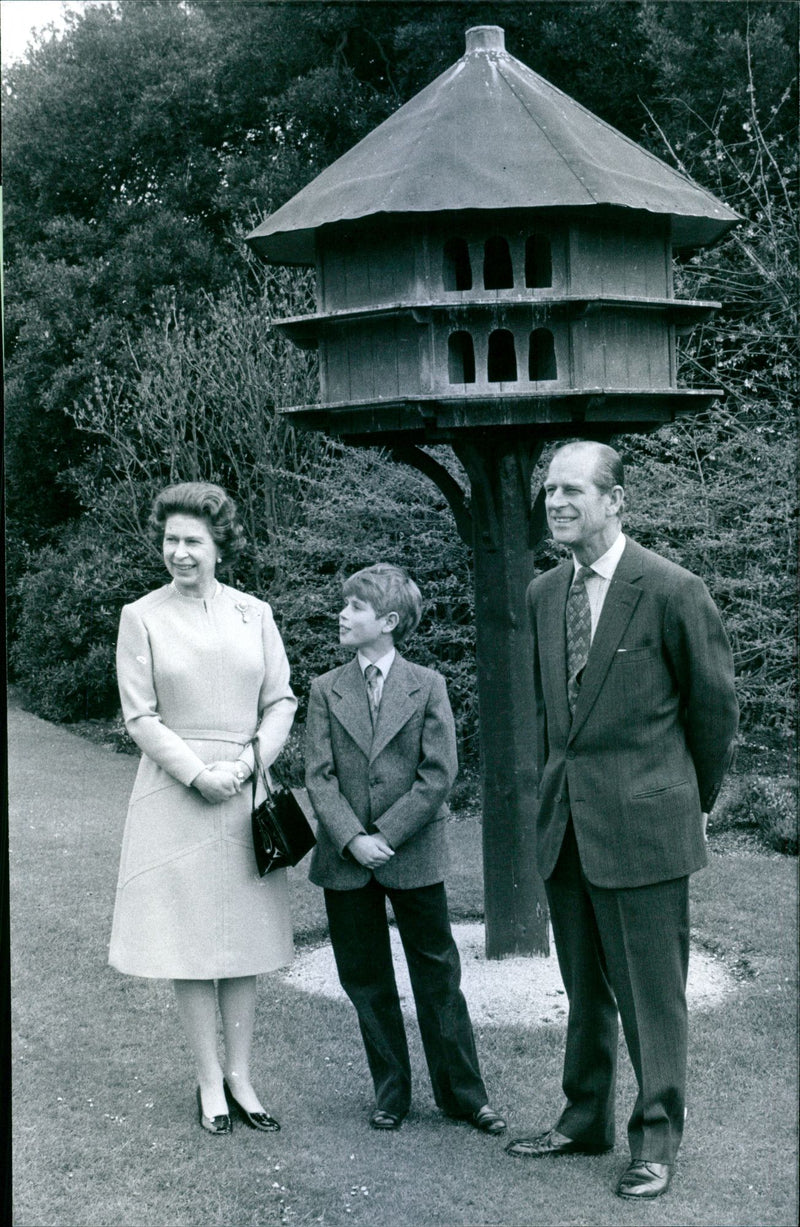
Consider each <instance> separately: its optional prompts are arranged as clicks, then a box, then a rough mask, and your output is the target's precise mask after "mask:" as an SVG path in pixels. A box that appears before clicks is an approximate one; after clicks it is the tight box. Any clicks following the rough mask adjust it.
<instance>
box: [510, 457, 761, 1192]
mask: <svg viewBox="0 0 800 1227" xmlns="http://www.w3.org/2000/svg"><path fill="white" fill-rule="evenodd" d="M623 480H624V478H623V468H622V461H621V459H620V457H619V455H618V454H617V452H615V451H614V450H613V449H612V448H610V447H606V446H605V445H604V444H600V443H588V442H575V443H569V444H567V445H566V446H565V447H562V448H560V449H559V450H558V451H557V452H556V453H555V454H554V456H553V459H552V462H551V464H550V468H549V470H548V474H547V479H546V482H545V494H546V506H547V518H548V523H549V526H550V530H551V532H552V535H553V537H554V539H555V540H556V541H558V542H559V543H561V544H562V545H565V546H567V547H569V549H570V550H571V552H572V557H571V558H570V559H569V560H568V561H567V562H564V563H562V564H561V565H560V566H558V567H556V568H555V569H553V570H551V571H548V572H546V573H545V574H543V575H540V576H538V577H537V578H536V579H535V580H534V581H533V583H532V584H531V585H530V588H529V590H528V607H529V613H530V620H531V627H532V631H533V640H534V689H535V697H536V707H537V715H538V730H539V732H538V750H537V753H538V769H539V809H538V814H537V861H538V868H539V872H540V873H541V875H542V877H543V878H544V880H545V884H546V889H547V897H548V900H549V904H550V911H551V916H552V922H553V932H554V935H555V942H556V951H557V954H558V961H559V966H560V968H561V974H562V976H563V979H564V985H565V987H566V990H567V996H568V998H569V1019H568V1024H567V1040H566V1052H565V1059H564V1076H563V1089H564V1094H565V1096H566V1105H565V1107H564V1109H563V1111H562V1113H561V1115H560V1117H559V1119H558V1121H557V1123H556V1125H555V1127H554V1128H551V1129H549V1130H547V1131H546V1132H545V1133H542V1134H539V1135H537V1136H534V1137H524V1138H518V1139H517V1140H516V1141H514V1142H511V1143H510V1144H509V1145H508V1147H507V1148H506V1149H507V1151H508V1153H509V1154H512V1155H515V1156H518V1157H540V1156H545V1155H550V1156H554V1155H567V1154H599V1153H602V1152H603V1151H606V1150H610V1149H611V1147H612V1146H613V1144H614V1085H615V1073H616V1054H617V1026H618V1021H617V1020H618V1013H619V1017H621V1019H622V1026H623V1030H624V1033H625V1040H626V1042H627V1046H628V1052H629V1054H630V1058H631V1062H632V1064H633V1068H634V1071H635V1074H636V1081H637V1084H638V1089H639V1093H638V1096H637V1099H636V1103H635V1105H634V1109H633V1113H632V1115H631V1118H630V1121H629V1123H628V1141H629V1144H630V1151H631V1160H632V1161H631V1163H630V1164H629V1166H628V1168H627V1169H626V1171H625V1172H624V1173H623V1175H622V1177H621V1179H620V1181H619V1183H618V1185H617V1189H616V1191H617V1193H618V1194H619V1195H620V1196H621V1197H625V1198H635V1199H640V1198H651V1197H657V1196H659V1194H661V1193H664V1192H665V1191H666V1189H667V1188H668V1186H669V1183H670V1178H671V1175H672V1170H673V1164H674V1160H675V1154H676V1152H677V1149H678V1146H679V1144H680V1141H681V1135H682V1132H683V1123H684V1116H685V1108H684V1101H685V1082H686V1052H687V1010H686V975H687V969H688V959H689V897H688V896H689V892H688V884H689V874H691V873H694V872H695V870H697V869H700V868H702V867H703V866H704V865H705V863H706V849H705V828H706V822H707V818H708V812H709V810H710V809H711V807H712V805H713V804H714V800H715V798H716V796H717V793H718V792H719V788H720V785H721V783H722V779H723V776H724V774H725V771H726V769H727V767H728V764H729V761H730V757H731V752H732V747H733V741H734V737H735V734H736V727H737V720H738V709H737V704H736V696H735V693H734V683H733V661H732V657H731V651H730V647H729V645H728V641H727V638H726V636H725V632H724V630H723V627H722V623H721V621H720V617H719V613H718V612H717V609H716V606H715V605H714V603H713V601H712V600H711V597H710V596H709V594H708V591H707V590H706V587H705V585H704V584H703V582H702V580H700V579H698V578H697V576H695V575H692V574H691V573H690V572H689V571H685V570H684V569H683V568H682V567H679V566H676V565H675V563H672V562H668V561H667V560H666V559H664V558H661V557H659V555H657V554H654V553H652V552H651V551H650V550H646V549H644V548H642V546H639V545H637V544H636V543H635V542H634V541H631V540H630V539H629V538H628V537H626V536H625V535H624V534H623V533H622V529H621V513H622V508H623V503H624V490H623Z"/></svg>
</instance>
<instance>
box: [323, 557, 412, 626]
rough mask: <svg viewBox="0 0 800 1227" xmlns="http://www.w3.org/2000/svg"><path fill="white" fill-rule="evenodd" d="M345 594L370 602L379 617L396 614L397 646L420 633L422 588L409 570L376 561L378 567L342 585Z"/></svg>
mask: <svg viewBox="0 0 800 1227" xmlns="http://www.w3.org/2000/svg"><path fill="white" fill-rule="evenodd" d="M342 595H343V596H345V597H348V596H357V597H358V598H359V599H360V600H362V601H367V602H368V603H369V604H370V605H371V606H372V608H373V609H374V610H375V613H376V614H377V615H378V617H379V618H382V617H383V615H384V614H388V613H396V614H397V626H396V627H395V629H394V631H393V632H392V634H393V638H394V641H395V643H400V642H401V641H402V640H403V639H405V638H406V636H407V635H410V634H411V632H412V631H413V630H416V628H417V626H418V625H419V620H420V618H421V617H422V595H421V593H420V590H419V588H418V587H417V585H416V584H415V583H414V581H413V579H412V578H411V576H410V575H409V574H408V572H407V571H404V570H403V568H402V567H395V566H393V565H392V564H391V563H389V562H376V563H375V564H374V566H371V567H364V568H363V569H362V570H361V571H356V573H355V575H351V576H350V578H349V579H346V580H345V581H344V583H343V584H342Z"/></svg>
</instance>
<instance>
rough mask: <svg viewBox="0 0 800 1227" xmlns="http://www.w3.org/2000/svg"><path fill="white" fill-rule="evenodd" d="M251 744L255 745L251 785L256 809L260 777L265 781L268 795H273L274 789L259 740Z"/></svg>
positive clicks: (253, 806)
mask: <svg viewBox="0 0 800 1227" xmlns="http://www.w3.org/2000/svg"><path fill="white" fill-rule="evenodd" d="M250 744H251V745H252V747H253V774H252V775H251V777H250V779H251V781H252V783H251V787H252V790H253V805H252V808H253V809H255V808H256V789H257V788H258V781H259V777H260V778H261V779H262V780H263V781H264V787H265V788H266V790H267V796H270V795H271V793H272V789H271V788H270V784H269V776H268V775H267V772H266V768H265V767H264V764H263V763H262V761H261V755H260V754H259V752H258V742H257V741H255V740H253V741H252V742H251V743H250Z"/></svg>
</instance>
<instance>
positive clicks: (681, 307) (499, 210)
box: [248, 26, 738, 957]
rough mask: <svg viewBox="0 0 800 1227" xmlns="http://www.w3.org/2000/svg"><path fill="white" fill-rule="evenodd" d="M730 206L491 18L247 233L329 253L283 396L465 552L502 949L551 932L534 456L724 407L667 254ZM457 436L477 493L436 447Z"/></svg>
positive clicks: (285, 253)
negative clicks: (358, 452) (425, 491)
mask: <svg viewBox="0 0 800 1227" xmlns="http://www.w3.org/2000/svg"><path fill="white" fill-rule="evenodd" d="M737 220H738V219H737V216H736V214H735V213H733V212H732V211H731V210H730V209H728V208H727V207H726V206H725V205H723V204H722V203H721V202H720V201H718V200H716V199H715V198H714V197H713V196H711V195H710V194H709V193H708V192H706V191H705V190H704V189H703V188H701V187H699V186H698V185H697V184H695V183H692V182H691V181H690V180H688V179H687V178H686V177H685V176H683V175H681V174H679V173H678V172H676V171H675V170H673V169H672V168H671V167H669V166H667V165H666V164H665V163H663V162H661V161H660V160H659V159H658V158H656V157H654V156H653V155H651V154H649V153H647V152H646V151H645V150H644V149H642V148H641V147H640V146H638V145H636V144H635V143H634V142H632V141H630V140H629V139H628V138H627V137H625V136H623V135H622V134H621V133H619V132H617V131H616V130H615V129H613V128H611V127H610V126H609V125H608V124H605V123H603V121H601V120H599V119H598V118H597V117H596V116H594V115H592V114H591V113H590V112H588V111H587V110H586V109H585V108H583V107H581V106H579V104H578V103H576V102H574V100H572V99H571V98H569V97H568V96H567V95H566V94H564V93H563V92H562V91H560V90H557V89H556V88H555V87H554V86H552V85H550V84H549V82H547V81H545V80H544V78H542V77H540V76H538V75H537V74H536V73H534V72H532V71H531V69H529V68H527V67H526V65H524V64H522V63H521V62H520V61H519V60H516V59H514V57H513V56H511V55H509V54H508V52H507V51H506V50H505V46H504V36H503V31H502V29H500V28H499V27H498V26H477V27H474V28H473V29H471V30H468V31H467V35H466V51H465V54H464V55H463V56H462V57H461V59H459V60H458V61H457V62H456V64H454V65H453V66H452V67H451V68H449V69H448V70H447V71H446V72H444V73H442V74H441V76H439V77H437V78H436V80H435V81H433V82H432V83H431V84H430V85H429V86H427V87H426V88H425V89H424V90H422V91H421V92H420V93H419V94H417V95H416V96H415V97H414V98H412V99H411V100H410V101H409V102H407V103H406V104H405V105H404V106H402V107H400V109H399V110H398V111H396V112H395V113H394V114H393V115H392V116H390V117H389V119H387V120H385V121H384V123H382V124H380V125H379V127H377V128H375V129H374V130H373V131H372V132H370V133H369V134H368V135H367V136H366V137H365V138H364V139H363V140H362V141H360V142H359V143H358V144H357V145H355V146H354V147H353V149H351V150H350V151H349V152H348V153H346V154H344V155H343V157H341V158H339V159H338V161H336V162H334V163H333V164H332V165H331V166H330V167H328V168H327V170H325V171H323V172H322V174H320V175H318V176H317V178H316V179H314V180H313V181H312V182H311V183H309V184H308V185H307V186H306V187H305V188H303V189H302V191H300V192H298V193H297V195H296V196H294V197H293V198H292V199H291V200H289V201H288V202H287V203H286V204H285V205H283V206H282V208H280V209H278V210H277V212H275V213H274V214H272V215H271V216H270V217H268V218H266V219H265V221H264V222H262V224H261V225H260V226H258V227H257V229H255V230H254V231H253V232H252V234H250V235H248V242H249V243H250V244H251V246H252V248H253V250H254V251H255V252H257V253H258V254H259V255H260V256H261V257H262V258H263V259H265V260H267V261H270V262H274V263H283V264H308V265H312V266H314V267H315V268H316V275H317V276H316V285H317V291H316V293H317V309H316V311H315V312H314V313H313V314H311V315H307V316H303V317H296V318H292V319H286V320H283V321H281V322H280V323H279V326H280V327H282V328H283V329H284V330H285V331H286V332H287V333H288V335H289V336H290V337H291V338H292V340H294V341H295V342H296V343H297V344H298V345H300V346H313V347H315V348H317V350H318V352H319V359H320V385H321V387H320V390H321V398H320V402H319V403H318V404H314V405H299V406H295V407H293V408H290V409H286V410H283V412H285V413H286V414H287V416H288V417H289V419H290V420H291V421H293V422H294V423H295V424H296V425H297V426H299V427H302V428H304V429H310V430H321V431H324V432H326V433H328V434H330V435H334V436H337V437H339V438H341V439H343V440H345V441H346V442H348V443H350V444H353V445H356V446H357V445H370V446H380V447H385V448H387V449H389V451H390V453H391V454H392V455H393V456H394V458H395V459H397V460H398V461H401V462H403V463H407V464H411V465H413V466H414V467H416V468H417V469H419V470H420V471H421V472H423V473H425V474H426V475H427V476H428V477H430V478H431V480H433V481H434V482H435V483H436V484H437V485H438V486H439V488H440V489H441V490H442V491H443V493H444V494H445V497H446V498H447V500H448V503H449V505H450V507H451V508H452V510H453V513H454V515H455V519H456V524H457V526H458V530H459V532H460V533H461V535H462V537H463V538H464V539H465V540H467V541H468V542H469V544H470V545H471V546H472V547H473V550H474V559H475V567H474V575H475V613H476V629H477V653H478V697H479V707H480V731H481V756H482V775H483V845H484V880H485V915H486V946H487V953H488V955H489V956H490V957H501V956H502V955H506V954H515V953H522V954H525V953H536V952H546V951H547V948H548V932H547V909H546V904H545V897H544V890H543V886H542V883H541V882H540V880H539V879H538V876H537V874H536V872H535V868H534V847H533V828H534V816H535V804H536V801H535V796H536V780H537V764H536V763H535V761H534V745H535V738H534V712H533V706H532V701H531V689H532V688H531V685H530V680H529V679H530V671H531V667H532V666H531V649H530V643H529V638H528V632H527V627H526V620H525V619H526V616H525V603H524V596H525V589H526V587H527V584H528V582H529V580H530V579H531V578H532V577H533V573H534V548H535V545H536V542H537V540H538V539H539V538H540V537H541V534H542V532H543V514H542V506H541V498H537V499H536V500H533V501H532V498H531V474H532V471H533V467H534V465H535V463H536V460H537V458H538V456H539V454H540V452H541V449H542V447H543V446H544V445H545V444H546V443H547V442H548V441H552V440H555V439H566V438H569V437H576V436H582V437H592V438H607V437H609V436H610V435H612V434H615V433H619V432H632V431H649V430H653V429H656V428H657V427H658V426H659V425H661V424H662V423H664V422H669V421H672V420H673V419H674V417H675V416H676V414H680V413H686V412H692V411H696V410H700V409H705V408H707V407H708V406H709V405H710V403H711V402H712V401H713V399H714V398H715V397H716V396H717V395H718V391H717V390H716V389H713V388H712V389H709V388H702V389H700V388H683V387H679V386H678V382H677V374H676V359H675V337H676V333H677V332H679V331H681V330H686V329H688V328H691V327H692V326H693V325H694V324H695V323H697V322H698V321H700V320H702V319H704V318H707V317H708V316H709V315H710V313H711V312H713V310H714V309H715V308H716V307H717V306H718V304H717V303H710V302H694V301H692V302H690V301H685V300H677V299H675V297H674V293H673V285H672V253H673V250H674V249H676V248H691V247H696V246H699V245H702V244H706V243H710V242H713V241H715V240H716V239H718V238H719V237H720V236H721V235H722V234H724V233H725V232H726V231H727V230H728V229H729V228H730V227H731V226H732V225H734V224H735V222H736V221H737ZM441 443H446V444H449V445H450V446H451V447H452V448H453V451H454V452H455V454H456V455H457V456H458V458H459V459H460V461H461V462H462V464H463V466H464V469H465V471H466V473H467V475H468V478H469V491H466V490H463V489H462V488H461V487H460V486H459V484H458V482H456V481H455V479H454V478H453V477H452V476H451V474H450V473H449V472H448V471H447V470H446V469H445V468H444V467H443V466H442V465H441V464H439V463H438V462H437V461H436V460H435V459H434V457H433V456H431V455H430V453H429V452H427V451H426V450H425V445H426V444H441ZM565 684H566V680H565Z"/></svg>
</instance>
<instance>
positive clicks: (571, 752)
mask: <svg viewBox="0 0 800 1227" xmlns="http://www.w3.org/2000/svg"><path fill="white" fill-rule="evenodd" d="M574 757H575V751H574V750H567V758H574Z"/></svg>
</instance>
